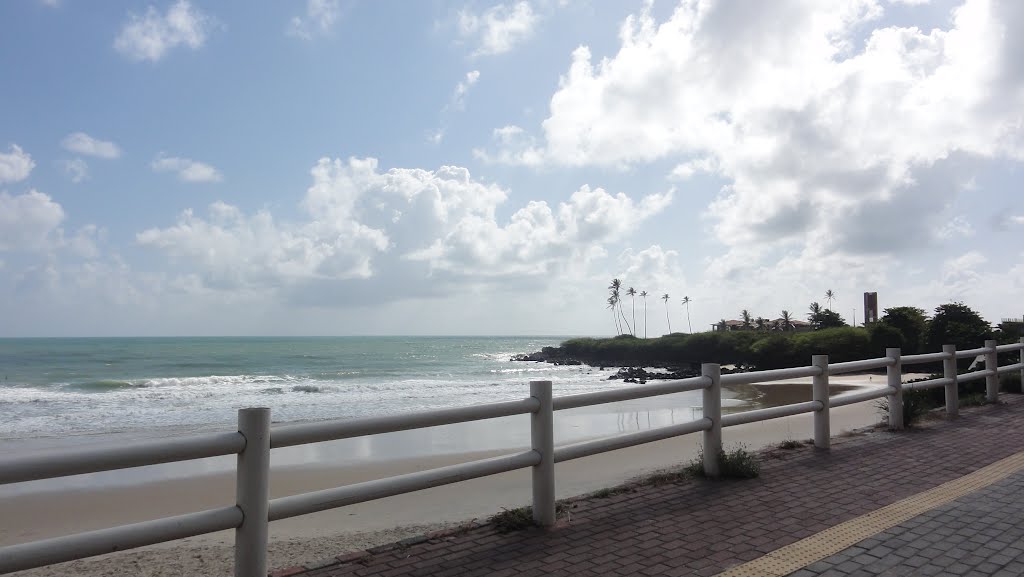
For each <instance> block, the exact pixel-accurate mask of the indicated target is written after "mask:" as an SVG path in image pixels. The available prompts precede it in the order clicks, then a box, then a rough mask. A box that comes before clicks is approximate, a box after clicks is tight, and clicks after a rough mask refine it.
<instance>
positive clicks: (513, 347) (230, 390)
mask: <svg viewBox="0 0 1024 577" xmlns="http://www.w3.org/2000/svg"><path fill="white" fill-rule="evenodd" d="M562 340H564V339H562V338H557V337H301V338H277V337H244V338H238V337H221V338H179V337H174V338H42V339H40V338H33V339H0V379H2V380H0V416H2V418H0V440H12V439H29V438H34V439H38V438H46V437H68V436H78V435H86V436H88V435H96V434H108V433H132V432H141V431H146V432H149V433H154V432H155V433H157V434H159V433H160V431H167V430H173V431H176V432H191V431H202V430H210V429H230V428H232V427H233V426H234V425H235V421H236V411H237V410H238V409H239V408H243V407H270V408H271V414H272V418H273V420H274V421H275V422H293V421H309V420H318V419H331V418H353V417H366V416H372V415H383V414H396V413H403V412H410V411H419V410H425V409H433V408H441V407H452V406H461V405H468V404H475V403H486V402H492V401H500V400H508V399H518V398H523V397H525V396H528V390H529V385H528V382H529V381H530V380H535V379H544V380H551V381H553V383H554V390H555V394H556V395H564V394H572V393H579V392H586V391H592V390H600V389H606V388H615V387H621V386H623V385H622V383H621V382H619V381H608V380H607V377H608V375H609V374H611V371H610V370H604V371H602V370H600V369H597V368H591V367H587V366H555V365H550V364H546V363H532V362H513V361H510V360H509V357H511V356H512V355H513V354H516V353H529V352H533V351H537V350H540V349H541V347H544V346H554V345H558V344H559V342H561V341H562Z"/></svg>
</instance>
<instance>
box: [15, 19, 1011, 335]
mask: <svg viewBox="0 0 1024 577" xmlns="http://www.w3.org/2000/svg"><path fill="white" fill-rule="evenodd" d="M1022 24H1024V5H1022V4H1020V3H1018V2H1015V1H1013V0H963V1H954V0H934V1H932V2H928V1H920V0H914V1H909V0H902V1H899V2H895V1H888V0H830V1H828V2H823V1H810V0H780V1H779V2H772V3H763V2H753V1H745V0H718V1H703V2H698V1H696V0H682V1H681V2H678V3H673V2H653V3H649V2H618V3H603V2H593V1H591V2H587V1H582V0H580V1H573V0H562V1H554V0H521V1H518V2H505V3H488V2H456V3H448V2H440V1H438V2H408V3H407V2H356V1H348V2H346V1H341V0H309V1H294V2H273V3H258V4H252V3H213V2H203V1H199V0H191V1H184V0H177V1H171V2H167V1H161V2H154V3H136V2H104V3H101V4H94V3H85V2H81V1H76V0H49V1H37V0H22V1H15V2H5V3H3V4H2V5H0V28H2V34H0V73H2V76H3V78H4V85H5V90H4V91H3V95H2V96H0V315H2V321H0V336H47V335H50V336H63V335H210V334H212V335H218V334H243V335H244V334H299V335H302V334H608V333H610V332H612V331H613V330H614V325H613V324H612V322H611V319H609V318H608V316H609V312H608V311H607V310H606V309H605V306H604V299H605V297H606V290H605V287H606V286H607V284H608V282H609V281H610V279H611V278H613V277H617V278H621V279H622V280H623V283H624V286H626V287H629V286H634V287H636V289H637V290H638V291H640V290H646V291H647V292H648V293H650V295H651V297H649V298H648V303H647V304H648V307H649V310H650V313H649V316H648V334H655V335H657V334H662V333H664V332H665V331H666V330H667V326H666V319H665V312H666V311H665V304H666V303H664V302H662V301H661V300H660V298H658V297H660V296H661V295H663V294H665V293H668V294H669V295H670V299H669V301H668V303H667V304H668V313H669V317H670V319H671V320H672V323H673V329H675V330H679V329H680V328H681V327H682V328H687V329H688V327H686V326H685V325H684V323H685V322H686V320H685V314H684V310H683V307H682V305H681V303H680V301H681V299H682V297H683V296H689V297H690V298H691V299H692V304H691V308H690V311H691V321H692V325H693V329H694V330H703V329H704V328H705V327H707V326H708V325H709V324H710V323H712V322H715V321H717V320H718V319H720V318H735V317H737V316H738V314H739V311H740V310H741V309H744V308H746V309H749V310H750V311H751V312H752V313H753V314H754V315H755V316H765V317H769V318H775V317H777V316H779V313H780V311H781V310H782V309H787V310H790V311H793V312H794V313H795V314H797V315H798V316H803V315H804V314H805V311H806V310H807V306H808V304H809V303H810V302H811V301H812V300H817V301H823V298H822V297H823V294H824V292H825V290H826V289H832V290H834V291H835V292H836V293H837V294H838V295H839V298H838V300H837V302H836V304H835V308H836V310H837V311H839V312H840V314H842V315H843V316H844V317H847V318H848V319H849V317H850V316H851V315H852V314H853V313H854V309H856V312H857V315H858V316H860V315H861V314H862V311H861V310H860V306H861V293H863V292H864V291H868V290H873V291H878V292H879V300H880V304H881V306H882V307H886V306H896V305H914V306H920V307H922V308H925V309H932V308H934V307H935V306H937V305H938V304H940V303H943V302H948V301H949V300H953V299H956V300H963V301H964V302H966V303H967V304H969V305H971V306H973V307H975V308H976V309H978V310H979V311H981V312H982V313H983V314H984V315H985V316H986V317H988V318H989V319H990V320H998V318H1000V317H1008V316H1013V317H1019V316H1020V315H1021V311H1020V310H1019V308H1020V306H1019V305H1014V304H1013V303H1014V302H1017V301H1018V300H1019V295H1020V293H1021V289H1022V288H1024V253H1022V249H1021V245H1020V240H1021V239H1022V238H1024V234H1022V233H1024V209H1022V208H1021V205H1020V200H1019V198H1020V195H1019V190H1020V185H1019V182H1020V178H1021V163H1022V161H1024V112H1022V111H1024V66H1022V65H1021V62H1024V58H1022V57H1021V54H1024V41H1022V39H1021V38H1019V35H1016V34H1014V33H1013V32H1012V31H1013V30H1016V29H1018V28H1019V27H1020V26H1021V25H1022ZM637 306H638V311H642V301H638V303H637ZM638 317H639V319H640V321H639V322H638V324H641V325H642V319H643V313H642V312H638ZM640 332H641V333H642V332H643V331H642V326H641V330H640Z"/></svg>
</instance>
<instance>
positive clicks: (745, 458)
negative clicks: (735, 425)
mask: <svg viewBox="0 0 1024 577" xmlns="http://www.w3.org/2000/svg"><path fill="white" fill-rule="evenodd" d="M797 445H798V446H799V443H797ZM718 469H719V478H721V479H753V478H755V477H757V476H758V475H760V474H761V463H760V462H759V461H758V460H757V455H755V454H754V453H751V452H750V451H748V450H747V448H746V447H745V446H744V445H739V446H737V447H736V448H735V449H732V450H731V451H722V452H720V453H719V454H718ZM683 471H684V472H685V473H686V474H687V475H688V476H691V477H704V476H705V475H704V452H703V450H702V451H699V452H698V453H697V457H696V458H695V459H694V460H693V461H691V462H690V463H689V464H688V465H686V466H684V467H683Z"/></svg>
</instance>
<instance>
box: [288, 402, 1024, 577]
mask: <svg viewBox="0 0 1024 577" xmlns="http://www.w3.org/2000/svg"><path fill="white" fill-rule="evenodd" d="M1001 398H1002V399H1003V400H1004V401H1005V403H1004V404H1001V405H996V406H985V407H979V408H976V409H968V410H964V411H962V416H961V417H960V418H959V419H957V420H955V421H948V422H946V421H944V422H939V423H935V424H932V425H929V426H927V427H925V428H922V429H917V430H908V431H906V432H903V433H898V434H896V433H888V432H876V433H873V434H871V435H867V436H865V437H859V438H850V439H842V440H841V442H837V443H835V444H834V445H833V448H832V450H831V451H816V450H814V449H812V448H805V449H798V450H795V451H779V452H778V454H779V455H780V458H777V459H772V458H768V459H765V460H763V461H762V465H763V466H762V471H761V476H760V478H758V479H753V480H744V481H706V480H692V481H685V482H682V483H677V484H668V485H662V486H656V487H638V488H636V490H635V491H633V492H629V493H624V494H619V495H615V496H612V497H608V498H604V499H597V498H592V499H585V500H581V501H578V502H576V503H574V506H573V507H572V508H570V509H569V513H570V518H569V521H568V522H567V523H564V524H562V525H561V526H559V527H557V528H555V529H551V530H546V531H545V530H540V529H531V530H525V531H518V532H512V533H507V534H501V533H498V532H496V531H495V530H494V529H493V528H491V527H490V526H484V527H479V528H475V529H471V530H469V531H467V532H465V533H464V534H461V535H456V536H448V537H436V538H432V539H425V540H422V541H421V542H419V543H415V542H410V541H409V540H407V541H406V543H405V544H404V545H402V546H392V547H390V548H388V547H384V548H376V549H374V550H371V552H370V553H369V554H366V553H363V554H353V555H347V556H345V555H343V556H342V559H345V561H344V562H338V563H333V564H329V565H328V564H326V563H323V562H322V563H320V565H325V566H321V567H319V568H313V567H308V568H306V570H298V569H296V570H294V571H286V572H280V574H282V575H301V576H303V577H337V576H348V575H359V576H363V575H367V576H369V575H372V576H387V577H392V576H399V575H409V576H413V575H421V576H428V575H429V576H437V577H446V576H455V575H493V576H496V577H500V576H508V575H550V576H552V577H557V576H560V575H698V576H709V575H714V574H716V573H719V572H721V571H723V570H725V569H727V568H729V567H731V566H734V565H738V564H740V563H743V562H745V561H749V560H752V559H754V558H757V557H760V556H762V555H764V554H766V553H768V552H770V551H773V550H775V549H778V548H779V547H782V546H785V545H788V544H790V543H793V542H795V541H798V540H800V539H802V538H804V537H807V536H809V535H812V534H814V533H817V532H819V531H822V530H824V529H826V528H828V527H831V526H833V525H836V524H839V523H841V522H843V521H846V520H849V519H851V518H854V517H857V516H859V515H862V514H864V513H867V512H870V511H873V510H876V509H878V508H881V507H883V506H885V505H888V504H890V503H893V502H895V501H897V500H900V499H902V498H904V497H908V496H910V495H914V494H916V493H919V492H921V491H924V490H927V489H930V488H932V487H935V486H937V485H939V484H941V483H944V482H946V481H949V480H952V479H955V478H957V477H960V476H962V475H965V474H967V473H970V472H972V471H974V470H977V469H979V468H981V467H983V466H985V465H988V464H990V463H992V462H995V461H997V460H999V459H1002V458H1004V457H1007V456H1009V455H1011V454H1013V453H1016V452H1018V451H1021V450H1024V397H1021V396H1012V395H1003V396H1002V397H1001ZM724 436H725V439H726V445H727V446H728V438H729V435H728V430H726V431H725V435H724ZM556 474H557V469H556ZM414 541H415V540H414ZM339 553H341V552H339ZM327 561H333V560H327Z"/></svg>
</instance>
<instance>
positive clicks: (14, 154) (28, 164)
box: [0, 144, 36, 184]
mask: <svg viewBox="0 0 1024 577" xmlns="http://www.w3.org/2000/svg"><path fill="white" fill-rule="evenodd" d="M35 167H36V163H35V161H34V160H32V155H30V154H29V153H27V152H25V151H24V150H22V149H21V147H20V146H18V145H17V144H12V145H11V146H10V152H6V153H4V152H0V184H3V183H5V182H18V181H19V180H25V179H26V178H28V175H29V174H31V173H32V169H33V168H35Z"/></svg>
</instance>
